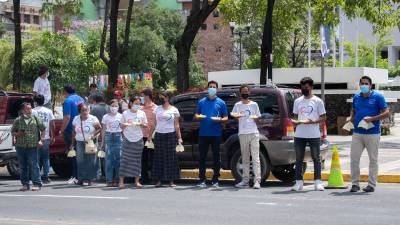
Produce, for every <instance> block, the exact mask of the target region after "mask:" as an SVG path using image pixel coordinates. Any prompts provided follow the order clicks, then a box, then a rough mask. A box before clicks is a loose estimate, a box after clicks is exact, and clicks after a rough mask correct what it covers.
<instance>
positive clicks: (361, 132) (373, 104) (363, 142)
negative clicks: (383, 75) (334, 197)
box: [349, 76, 389, 192]
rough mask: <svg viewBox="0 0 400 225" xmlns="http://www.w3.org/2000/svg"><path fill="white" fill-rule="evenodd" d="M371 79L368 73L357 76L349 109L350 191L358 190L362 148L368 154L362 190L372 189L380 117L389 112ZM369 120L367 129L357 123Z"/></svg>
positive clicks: (374, 180) (373, 185)
mask: <svg viewBox="0 0 400 225" xmlns="http://www.w3.org/2000/svg"><path fill="white" fill-rule="evenodd" d="M371 88H372V80H371V78H370V77H368V76H363V77H361V79H360V92H359V93H357V94H356V95H354V97H353V110H352V112H351V116H350V119H349V121H352V122H353V123H354V127H355V128H354V131H353V137H352V142H351V154H350V164H351V179H352V187H351V190H350V191H351V192H357V191H359V190H360V186H359V182H360V158H361V154H362V152H363V151H364V149H365V148H366V149H367V152H368V157H369V176H368V177H369V178H368V179H369V180H368V186H367V187H365V188H363V191H364V192H374V191H375V187H376V180H377V176H378V147H379V139H380V133H381V122H380V121H381V120H383V119H385V118H386V117H388V116H389V109H388V107H387V104H386V102H385V98H384V97H383V95H382V94H380V93H378V92H376V91H374V90H372V89H371ZM362 121H365V122H366V123H372V124H373V125H374V126H373V127H372V128H369V129H365V128H362V127H358V126H359V124H360V122H362Z"/></svg>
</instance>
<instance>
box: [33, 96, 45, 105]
mask: <svg viewBox="0 0 400 225" xmlns="http://www.w3.org/2000/svg"><path fill="white" fill-rule="evenodd" d="M33 100H35V102H36V104H37V105H38V106H42V105H44V96H43V95H41V94H39V95H36V96H35V97H34V98H33Z"/></svg>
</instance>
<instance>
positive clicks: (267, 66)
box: [260, 0, 275, 84]
mask: <svg viewBox="0 0 400 225" xmlns="http://www.w3.org/2000/svg"><path fill="white" fill-rule="evenodd" d="M274 5H275V0H268V3H267V13H266V14H265V21H264V32H263V38H262V43H261V65H260V67H261V70H260V84H266V83H267V75H268V80H271V81H272V15H273V14H272V13H273V12H274Z"/></svg>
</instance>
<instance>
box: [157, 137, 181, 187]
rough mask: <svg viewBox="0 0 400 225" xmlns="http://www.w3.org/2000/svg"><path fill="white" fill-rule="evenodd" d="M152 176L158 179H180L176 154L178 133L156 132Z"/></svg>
mask: <svg viewBox="0 0 400 225" xmlns="http://www.w3.org/2000/svg"><path fill="white" fill-rule="evenodd" d="M151 174H152V178H153V179H154V180H156V181H174V180H177V179H179V177H180V170H179V165H178V156H177V155H176V134H175V132H173V133H167V134H161V133H156V135H155V137H154V155H153V167H152V173H151Z"/></svg>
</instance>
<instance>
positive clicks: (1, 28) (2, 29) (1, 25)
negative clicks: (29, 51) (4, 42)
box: [0, 21, 6, 38]
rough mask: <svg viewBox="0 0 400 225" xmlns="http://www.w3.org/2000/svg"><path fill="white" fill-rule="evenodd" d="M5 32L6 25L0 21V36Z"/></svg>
mask: <svg viewBox="0 0 400 225" xmlns="http://www.w3.org/2000/svg"><path fill="white" fill-rule="evenodd" d="M5 33H6V26H5V25H4V23H3V22H1V21H0V38H1V37H2V36H3V35H4V34H5Z"/></svg>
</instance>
